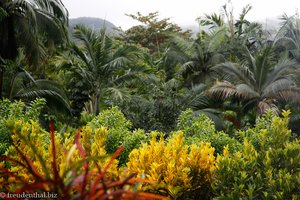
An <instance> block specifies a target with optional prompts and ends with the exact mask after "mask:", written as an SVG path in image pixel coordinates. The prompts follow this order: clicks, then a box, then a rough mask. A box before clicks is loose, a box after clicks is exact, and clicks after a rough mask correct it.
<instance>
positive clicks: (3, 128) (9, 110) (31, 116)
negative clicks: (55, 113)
mask: <svg viewBox="0 0 300 200" xmlns="http://www.w3.org/2000/svg"><path fill="white" fill-rule="evenodd" d="M45 104H46V101H45V99H36V100H34V101H32V102H31V103H30V104H28V105H25V104H24V103H23V102H21V101H14V102H11V101H10V100H8V99H3V100H0V155H2V154H4V153H5V151H6V150H7V148H8V147H9V146H10V144H11V142H12V140H11V131H10V129H9V127H8V126H9V124H11V123H13V122H14V121H18V120H23V121H26V122H28V121H29V120H38V118H39V115H40V112H41V109H42V108H43V107H44V105H45Z"/></svg>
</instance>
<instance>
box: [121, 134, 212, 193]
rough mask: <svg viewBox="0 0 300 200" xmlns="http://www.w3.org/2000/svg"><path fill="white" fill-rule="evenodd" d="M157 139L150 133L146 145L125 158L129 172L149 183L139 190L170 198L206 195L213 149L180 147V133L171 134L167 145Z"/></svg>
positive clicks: (202, 144) (203, 144)
mask: <svg viewBox="0 0 300 200" xmlns="http://www.w3.org/2000/svg"><path fill="white" fill-rule="evenodd" d="M158 135H159V134H158V133H152V138H151V140H150V143H149V144H143V146H142V147H140V148H139V149H135V150H133V151H132V152H131V153H130V155H129V162H128V163H127V167H128V170H129V172H131V173H132V172H137V173H138V175H139V176H140V177H145V178H146V179H147V180H149V181H150V183H151V184H147V183H144V184H142V185H141V186H140V189H141V190H144V191H152V192H158V193H161V194H167V195H169V196H171V197H172V198H178V197H180V196H182V195H185V194H186V193H190V195H193V193H196V192H197V193H199V192H200V193H201V192H202V193H207V192H209V191H207V190H209V188H210V183H211V181H212V173H213V170H214V169H215V157H214V148H212V147H211V146H210V144H208V143H201V144H199V145H195V144H194V145H191V146H188V145H184V137H183V132H182V131H178V132H176V133H174V134H173V136H172V137H171V138H170V139H169V140H168V141H165V140H164V138H163V136H160V139H159V140H158V141H157V139H156V138H157V136H158ZM184 193H185V194H184Z"/></svg>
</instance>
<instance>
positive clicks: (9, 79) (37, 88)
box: [2, 49, 70, 114]
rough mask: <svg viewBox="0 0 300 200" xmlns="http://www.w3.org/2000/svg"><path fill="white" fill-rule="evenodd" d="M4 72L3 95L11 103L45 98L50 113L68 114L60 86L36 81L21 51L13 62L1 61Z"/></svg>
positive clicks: (68, 106)
mask: <svg viewBox="0 0 300 200" xmlns="http://www.w3.org/2000/svg"><path fill="white" fill-rule="evenodd" d="M2 63H3V64H2V65H3V67H4V69H5V71H6V76H5V77H4V83H5V84H4V90H3V94H4V95H5V96H6V97H7V98H8V99H9V100H11V101H13V100H16V99H22V100H23V101H24V102H29V101H32V100H34V99H36V98H45V99H46V100H47V106H48V107H49V108H51V110H52V111H54V110H56V111H59V112H61V113H63V112H64V113H67V114H70V105H69V100H68V97H67V95H66V93H65V91H64V89H63V87H62V86H61V85H59V84H58V83H56V82H54V81H52V80H47V79H36V78H34V76H32V75H31V73H30V72H29V71H28V68H29V67H28V65H27V62H26V58H25V55H24V51H23V49H19V50H18V55H17V57H16V58H15V59H14V60H9V59H7V60H3V59H2Z"/></svg>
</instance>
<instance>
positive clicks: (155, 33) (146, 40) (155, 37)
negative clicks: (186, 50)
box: [121, 12, 191, 54]
mask: <svg viewBox="0 0 300 200" xmlns="http://www.w3.org/2000/svg"><path fill="white" fill-rule="evenodd" d="M158 15H159V13H158V12H153V13H149V14H148V15H142V14H141V13H140V12H138V13H137V14H136V15H134V14H127V16H129V17H131V18H132V19H134V20H136V21H138V22H139V23H142V25H138V26H133V27H132V28H130V29H128V30H127V31H125V32H124V34H123V35H122V37H121V38H122V40H123V41H126V42H129V43H135V44H139V45H141V46H142V47H145V48H147V49H149V51H150V53H158V54H159V53H161V51H163V50H164V48H165V47H164V45H165V44H166V43H167V42H168V40H169V39H170V38H171V35H172V34H178V35H180V36H182V37H185V38H189V37H190V36H191V31H190V30H187V31H183V30H182V28H181V27H180V26H178V25H177V24H174V23H171V22H169V21H170V18H164V19H158Z"/></svg>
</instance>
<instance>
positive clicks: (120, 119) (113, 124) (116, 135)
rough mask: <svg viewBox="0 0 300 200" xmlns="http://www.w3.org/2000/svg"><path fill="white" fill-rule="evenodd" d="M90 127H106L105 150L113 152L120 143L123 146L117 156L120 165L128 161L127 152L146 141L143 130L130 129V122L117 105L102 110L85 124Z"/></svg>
mask: <svg viewBox="0 0 300 200" xmlns="http://www.w3.org/2000/svg"><path fill="white" fill-rule="evenodd" d="M87 125H88V126H90V127H92V128H100V127H101V126H105V127H107V128H108V136H107V138H106V140H105V148H106V149H105V150H106V151H107V153H109V154H113V153H114V152H115V151H116V150H117V149H118V147H120V146H121V145H122V146H123V147H124V150H123V152H122V153H121V154H120V156H119V158H118V159H119V163H120V165H123V164H125V163H126V162H127V161H128V155H129V153H130V152H131V151H132V150H133V149H135V148H138V147H140V145H141V143H142V142H144V141H146V134H145V132H144V131H143V130H136V131H131V130H130V129H131V127H132V123H131V122H130V121H129V120H127V119H126V118H125V116H124V114H123V113H122V112H121V111H120V110H119V108H118V107H112V108H111V109H108V110H104V111H102V112H101V113H100V114H99V115H98V116H96V117H95V118H94V119H93V120H92V121H91V122H89V123H88V124H87Z"/></svg>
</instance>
